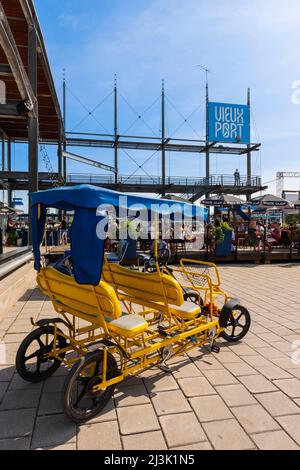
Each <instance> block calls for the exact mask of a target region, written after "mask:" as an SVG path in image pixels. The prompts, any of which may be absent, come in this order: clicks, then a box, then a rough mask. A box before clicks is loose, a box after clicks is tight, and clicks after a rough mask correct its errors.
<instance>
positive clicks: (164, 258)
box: [144, 241, 170, 272]
mask: <svg viewBox="0 0 300 470" xmlns="http://www.w3.org/2000/svg"><path fill="white" fill-rule="evenodd" d="M169 258H170V250H169V248H168V244H167V242H164V241H162V242H158V244H157V262H158V265H159V266H160V267H161V266H166V265H167V263H168V261H169ZM144 270H145V271H148V272H155V271H156V259H155V245H154V242H153V243H152V246H151V252H150V257H149V258H148V260H146V262H145V266H144Z"/></svg>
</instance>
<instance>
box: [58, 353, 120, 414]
mask: <svg viewBox="0 0 300 470" xmlns="http://www.w3.org/2000/svg"><path fill="white" fill-rule="evenodd" d="M103 365H104V353H103V351H101V350H100V351H93V352H91V353H88V354H87V355H86V356H85V357H83V358H82V359H81V360H80V361H78V362H76V363H75V364H74V366H73V367H72V369H71V370H70V372H69V374H68V375H67V377H66V379H65V383H64V386H63V393H62V400H63V409H64V412H65V414H66V415H67V416H68V418H70V419H71V420H72V421H74V422H75V423H82V422H84V421H87V420H88V419H91V418H93V417H94V416H96V415H97V414H98V413H100V411H102V410H103V408H104V407H105V406H106V404H107V403H108V402H109V400H110V399H111V397H112V394H113V392H114V389H115V385H111V386H109V387H107V388H106V389H105V390H99V391H97V392H94V391H93V387H94V386H95V385H99V384H101V382H102V374H103ZM118 374H119V372H118V366H117V363H116V360H115V358H114V357H113V356H112V355H111V354H110V353H107V372H106V377H107V379H112V378H113V377H116V376H117V375H118Z"/></svg>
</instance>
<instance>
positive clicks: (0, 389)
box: [0, 382, 9, 403]
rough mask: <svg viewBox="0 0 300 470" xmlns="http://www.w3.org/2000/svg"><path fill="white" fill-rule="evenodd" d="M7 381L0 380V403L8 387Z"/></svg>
mask: <svg viewBox="0 0 300 470" xmlns="http://www.w3.org/2000/svg"><path fill="white" fill-rule="evenodd" d="M8 385H9V382H0V403H1V401H2V400H3V397H4V395H5V392H6V390H7V388H8Z"/></svg>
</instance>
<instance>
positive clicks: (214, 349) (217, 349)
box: [210, 344, 220, 354]
mask: <svg viewBox="0 0 300 470" xmlns="http://www.w3.org/2000/svg"><path fill="white" fill-rule="evenodd" d="M210 351H211V352H214V353H216V354H219V352H220V346H217V345H216V344H213V345H212V346H211V348H210Z"/></svg>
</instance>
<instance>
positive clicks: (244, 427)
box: [0, 265, 300, 450]
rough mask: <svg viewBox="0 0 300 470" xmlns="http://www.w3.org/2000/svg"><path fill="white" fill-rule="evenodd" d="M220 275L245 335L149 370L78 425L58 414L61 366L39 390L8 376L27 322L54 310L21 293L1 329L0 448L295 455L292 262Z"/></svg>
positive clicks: (299, 300)
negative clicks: (241, 314)
mask: <svg viewBox="0 0 300 470" xmlns="http://www.w3.org/2000/svg"><path fill="white" fill-rule="evenodd" d="M221 275H222V278H223V283H222V286H223V288H224V289H225V290H228V291H229V292H230V293H231V294H232V295H234V296H237V297H239V298H240V299H241V302H242V303H243V304H244V305H245V306H246V307H248V308H249V310H250V312H251V315H252V327H251V331H250V333H249V334H248V335H247V337H246V338H244V340H243V341H242V342H241V343H240V344H235V345H229V344H228V343H225V342H221V346H222V347H221V352H220V354H218V355H217V354H209V355H208V354H206V353H205V350H194V351H192V352H191V353H189V355H188V356H183V357H180V358H177V359H176V360H173V361H171V363H170V366H171V368H172V373H169V374H166V373H163V372H161V371H160V370H158V369H155V370H151V371H148V372H146V373H144V374H143V375H142V377H141V378H133V379H131V380H130V381H128V382H125V383H123V384H122V385H121V386H119V387H118V388H117V390H116V392H115V395H114V400H113V402H111V404H110V406H108V407H107V408H106V410H105V411H104V412H103V413H102V414H101V415H99V416H98V417H97V418H95V419H93V420H92V421H90V422H89V423H88V424H85V425H81V426H76V425H75V424H73V423H71V422H69V421H68V420H67V419H66V418H65V416H64V414H63V413H62V408H61V403H60V395H61V394H60V391H61V387H62V382H63V380H64V376H65V374H66V370H65V369H64V368H63V367H61V368H60V369H59V370H58V371H57V372H56V373H55V375H54V376H53V377H51V378H50V379H48V380H47V381H46V382H45V383H42V384H28V383H25V382H24V381H23V380H21V379H20V378H19V377H18V375H17V374H16V372H15V369H14V361H15V354H16V351H17V349H18V346H19V344H20V341H21V340H22V339H23V337H24V336H26V334H28V332H29V330H30V328H31V326H30V317H31V316H33V317H34V318H35V319H37V318H43V317H49V315H50V316H51V315H52V314H53V309H52V306H51V303H50V302H49V301H48V300H45V298H44V296H43V295H42V294H40V292H39V291H38V289H33V290H31V291H28V292H27V293H26V294H25V295H24V296H23V298H22V299H20V300H19V302H18V303H17V304H16V305H15V306H14V307H13V308H12V309H11V310H10V311H9V312H7V314H6V316H5V318H4V319H3V321H2V322H1V323H0V338H1V336H2V337H4V341H5V344H6V364H5V365H1V366H0V449H41V448H42V449H70V450H74V449H79V450H80V449H105V450H116V449H149V450H152V449H153V450H162V449H167V448H168V449H192V450H206V449H299V446H300V361H299V364H298V365H297V364H296V363H294V362H296V361H294V362H293V361H292V358H291V355H292V354H293V353H294V354H295V352H296V354H295V356H296V358H297V351H294V350H293V344H294V342H295V341H299V340H300V266H299V265H281V266H277V265H265V266H254V265H251V266H230V267H223V268H222V269H221ZM298 348H299V349H298V350H299V351H300V343H299V345H298ZM298 358H299V359H300V354H299V355H298Z"/></svg>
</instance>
